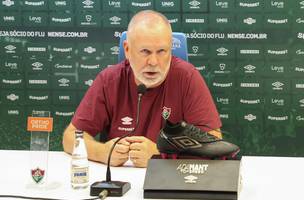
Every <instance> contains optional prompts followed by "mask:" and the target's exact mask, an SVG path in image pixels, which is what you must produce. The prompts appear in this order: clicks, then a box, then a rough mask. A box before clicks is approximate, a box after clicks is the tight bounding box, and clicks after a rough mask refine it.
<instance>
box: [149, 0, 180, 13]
mask: <svg viewBox="0 0 304 200" xmlns="http://www.w3.org/2000/svg"><path fill="white" fill-rule="evenodd" d="M155 8H156V10H157V11H160V12H180V1H179V0H160V1H155Z"/></svg>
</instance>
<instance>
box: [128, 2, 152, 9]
mask: <svg viewBox="0 0 304 200" xmlns="http://www.w3.org/2000/svg"><path fill="white" fill-rule="evenodd" d="M131 5H132V6H133V7H141V8H143V7H149V6H152V2H147V3H137V2H132V3H131Z"/></svg>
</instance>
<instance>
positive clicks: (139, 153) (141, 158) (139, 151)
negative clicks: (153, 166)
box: [125, 136, 159, 167]
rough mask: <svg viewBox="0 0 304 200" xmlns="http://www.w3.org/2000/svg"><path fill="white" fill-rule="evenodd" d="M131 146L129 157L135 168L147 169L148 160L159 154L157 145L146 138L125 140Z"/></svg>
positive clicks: (135, 137)
mask: <svg viewBox="0 0 304 200" xmlns="http://www.w3.org/2000/svg"><path fill="white" fill-rule="evenodd" d="M125 139H126V141H128V142H129V143H131V144H130V150H129V156H130V160H131V161H132V162H133V164H134V166H135V167H147V164H148V160H149V159H150V158H151V157H152V156H153V155H154V154H159V151H158V149H157V147H156V144H155V143H154V142H153V141H151V140H149V139H148V138H146V137H144V136H132V137H127V138H125Z"/></svg>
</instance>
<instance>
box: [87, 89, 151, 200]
mask: <svg viewBox="0 0 304 200" xmlns="http://www.w3.org/2000/svg"><path fill="white" fill-rule="evenodd" d="M146 91H147V87H146V86H145V85H144V84H140V85H138V86H137V93H138V101H137V113H136V124H135V127H134V129H133V130H132V131H130V132H127V133H126V134H124V135H122V136H121V137H119V139H118V140H116V141H115V142H114V144H113V145H112V147H111V149H110V152H109V155H108V163H107V172H106V180H105V181H101V182H95V183H93V184H92V185H91V190H90V195H91V196H99V197H100V198H102V199H104V198H105V197H106V196H116V197H119V196H122V195H124V194H125V193H126V192H127V191H128V190H129V189H130V188H131V185H130V183H128V182H122V181H112V180H111V169H110V162H111V156H112V152H113V150H114V147H115V146H116V144H117V143H118V142H119V141H120V140H122V139H123V138H125V137H128V136H129V135H131V134H133V133H135V131H136V129H137V127H138V121H139V114H140V105H141V97H142V96H143V95H144V93H145V92H146Z"/></svg>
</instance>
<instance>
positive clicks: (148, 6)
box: [129, 0, 154, 12]
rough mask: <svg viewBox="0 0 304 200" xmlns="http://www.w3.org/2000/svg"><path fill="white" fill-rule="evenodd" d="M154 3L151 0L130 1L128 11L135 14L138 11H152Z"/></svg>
mask: <svg viewBox="0 0 304 200" xmlns="http://www.w3.org/2000/svg"><path fill="white" fill-rule="evenodd" d="M153 8H154V1H152V0H130V1H129V9H130V10H131V11H132V12H137V11H140V10H153Z"/></svg>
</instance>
